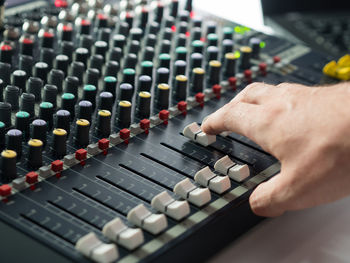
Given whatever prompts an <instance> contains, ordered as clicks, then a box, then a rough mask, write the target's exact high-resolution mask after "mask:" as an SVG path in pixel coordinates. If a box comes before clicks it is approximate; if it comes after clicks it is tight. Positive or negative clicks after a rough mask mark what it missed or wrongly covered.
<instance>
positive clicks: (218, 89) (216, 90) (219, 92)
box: [212, 84, 221, 99]
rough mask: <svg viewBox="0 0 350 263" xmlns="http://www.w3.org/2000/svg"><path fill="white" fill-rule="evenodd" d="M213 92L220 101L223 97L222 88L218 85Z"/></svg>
mask: <svg viewBox="0 0 350 263" xmlns="http://www.w3.org/2000/svg"><path fill="white" fill-rule="evenodd" d="M212 89H213V92H214V94H215V95H216V98H218V99H220V97H221V86H220V85H219V84H216V85H214V86H213V88H212Z"/></svg>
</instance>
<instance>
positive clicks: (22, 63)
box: [18, 55, 34, 77]
mask: <svg viewBox="0 0 350 263" xmlns="http://www.w3.org/2000/svg"><path fill="white" fill-rule="evenodd" d="M33 63H34V62H33V57H31V56H26V55H20V56H19V64H18V68H19V69H20V70H23V71H25V72H26V73H27V76H28V77H29V76H31V75H32V68H33Z"/></svg>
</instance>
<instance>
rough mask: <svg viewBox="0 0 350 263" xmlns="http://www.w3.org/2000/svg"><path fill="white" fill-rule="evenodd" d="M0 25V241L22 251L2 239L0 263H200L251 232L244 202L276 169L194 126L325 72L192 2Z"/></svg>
mask: <svg viewBox="0 0 350 263" xmlns="http://www.w3.org/2000/svg"><path fill="white" fill-rule="evenodd" d="M198 2H199V1H198ZM4 24H5V27H4V28H3V36H2V42H1V45H0V61H1V62H0V80H1V81H0V88H1V91H0V95H1V96H0V100H1V102H0V121H1V122H0V148H1V151H2V152H1V166H0V170H1V177H0V182H1V183H0V196H1V199H2V202H1V203H0V221H2V222H3V223H5V224H2V225H1V229H2V230H1V233H17V232H20V233H24V234H25V235H26V236H28V237H30V239H29V240H30V243H31V245H30V246H33V244H35V251H26V246H28V243H25V240H27V239H25V238H23V239H17V240H15V241H11V235H7V236H6V238H5V236H3V235H2V241H1V248H0V251H1V255H2V260H4V261H2V262H10V261H11V262H15V261H16V260H22V261H23V260H25V261H26V262H28V261H30V260H34V259H39V260H43V258H42V257H40V254H41V251H44V250H45V251H46V253H48V255H50V256H49V257H48V258H45V261H48V260H51V258H55V256H56V255H62V256H63V258H66V259H67V262H68V261H79V262H89V261H95V262H115V261H118V262H139V261H142V262H150V261H158V262H175V261H176V262H190V261H191V262H193V261H194V262H199V261H201V260H203V259H205V258H207V257H208V256H210V255H212V254H213V253H214V252H215V251H217V249H219V248H221V247H222V246H224V245H225V244H226V243H227V242H229V241H231V240H232V239H233V238H235V237H237V236H238V235H240V234H242V233H244V232H245V231H247V230H248V229H249V228H250V227H252V226H253V225H255V224H256V223H257V222H259V221H260V220H261V218H259V217H257V216H255V215H253V213H252V212H251V211H250V209H249V204H248V198H249V194H250V193H251V191H252V190H253V189H254V188H255V187H256V186H257V185H258V184H259V183H261V182H263V181H265V180H267V179H269V178H270V177H271V176H273V175H274V174H276V173H278V172H279V169H280V165H279V163H278V161H277V160H276V159H275V158H274V157H273V156H271V155H270V154H268V153H266V152H265V151H264V150H263V149H261V148H260V147H259V146H258V145H256V144H255V143H254V142H252V141H250V140H249V139H247V138H245V137H243V136H240V135H237V134H233V133H227V132H226V133H222V134H220V135H218V136H208V135H207V134H205V133H203V132H202V131H201V129H200V123H201V122H202V120H203V119H204V118H205V117H206V116H207V115H209V114H210V113H212V112H213V111H215V110H217V109H218V108H220V107H221V106H223V105H225V104H226V103H227V102H229V101H230V100H231V99H232V98H233V97H234V96H235V95H236V94H238V93H239V92H240V91H241V90H242V89H243V88H244V87H245V86H246V85H247V84H249V83H251V82H253V81H264V82H268V83H273V84H278V83H280V82H285V81H287V82H298V83H302V84H307V85H314V84H317V83H320V82H321V81H324V79H323V78H324V77H323V75H322V67H323V65H324V64H326V62H327V61H328V59H329V58H327V57H325V56H324V55H322V54H319V53H315V52H313V51H311V50H310V48H308V47H305V46H298V45H294V44H292V43H289V42H287V41H285V40H283V39H279V38H276V37H272V36H267V35H264V34H262V33H259V32H255V31H253V30H251V29H249V28H247V27H244V26H240V25H237V24H234V23H232V22H230V21H225V20H222V19H220V18H218V17H214V16H212V15H210V14H207V13H205V12H202V11H200V10H193V7H192V1H190V0H188V1H184V2H181V1H177V0H172V1H167V2H166V3H165V2H163V1H152V2H150V1H147V0H146V1H144V0H138V1H125V0H122V1H102V0H90V1H65V0H56V1H55V2H54V3H51V2H46V1H44V2H43V1H37V2H35V1H34V2H33V1H30V2H29V3H23V4H20V5H16V6H15V7H12V8H9V9H7V10H6V11H5V20H4ZM10 230H11V231H12V232H11V231H10ZM8 231H10V232H8ZM27 242H28V241H27ZM13 247H16V251H21V250H22V251H26V252H25V253H11V254H10V252H9V251H13V249H12V248H13ZM47 251H48V252H47Z"/></svg>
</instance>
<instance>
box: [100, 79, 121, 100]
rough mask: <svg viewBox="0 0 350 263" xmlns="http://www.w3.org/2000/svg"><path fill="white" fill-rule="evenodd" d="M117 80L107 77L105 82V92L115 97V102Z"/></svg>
mask: <svg viewBox="0 0 350 263" xmlns="http://www.w3.org/2000/svg"><path fill="white" fill-rule="evenodd" d="M117 84H118V81H117V78H115V77H112V76H110V75H107V77H105V78H104V80H103V90H104V91H107V92H109V93H111V94H112V95H113V101H114V100H115V96H116V90H117Z"/></svg>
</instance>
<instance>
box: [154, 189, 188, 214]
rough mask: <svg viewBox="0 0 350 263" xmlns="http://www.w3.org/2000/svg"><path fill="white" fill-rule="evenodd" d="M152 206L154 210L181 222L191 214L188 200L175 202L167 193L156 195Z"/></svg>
mask: <svg viewBox="0 0 350 263" xmlns="http://www.w3.org/2000/svg"><path fill="white" fill-rule="evenodd" d="M151 205H152V207H153V208H154V209H156V210H158V211H159V212H162V213H165V214H166V215H168V216H170V217H171V218H174V219H175V220H181V219H183V218H185V217H186V216H187V215H188V214H189V213H190V206H189V204H188V202H187V201H186V200H182V201H181V200H175V199H174V198H173V197H171V196H170V195H169V193H168V192H166V191H164V192H162V193H160V194H158V195H156V196H155V197H154V198H153V199H152V203H151Z"/></svg>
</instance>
